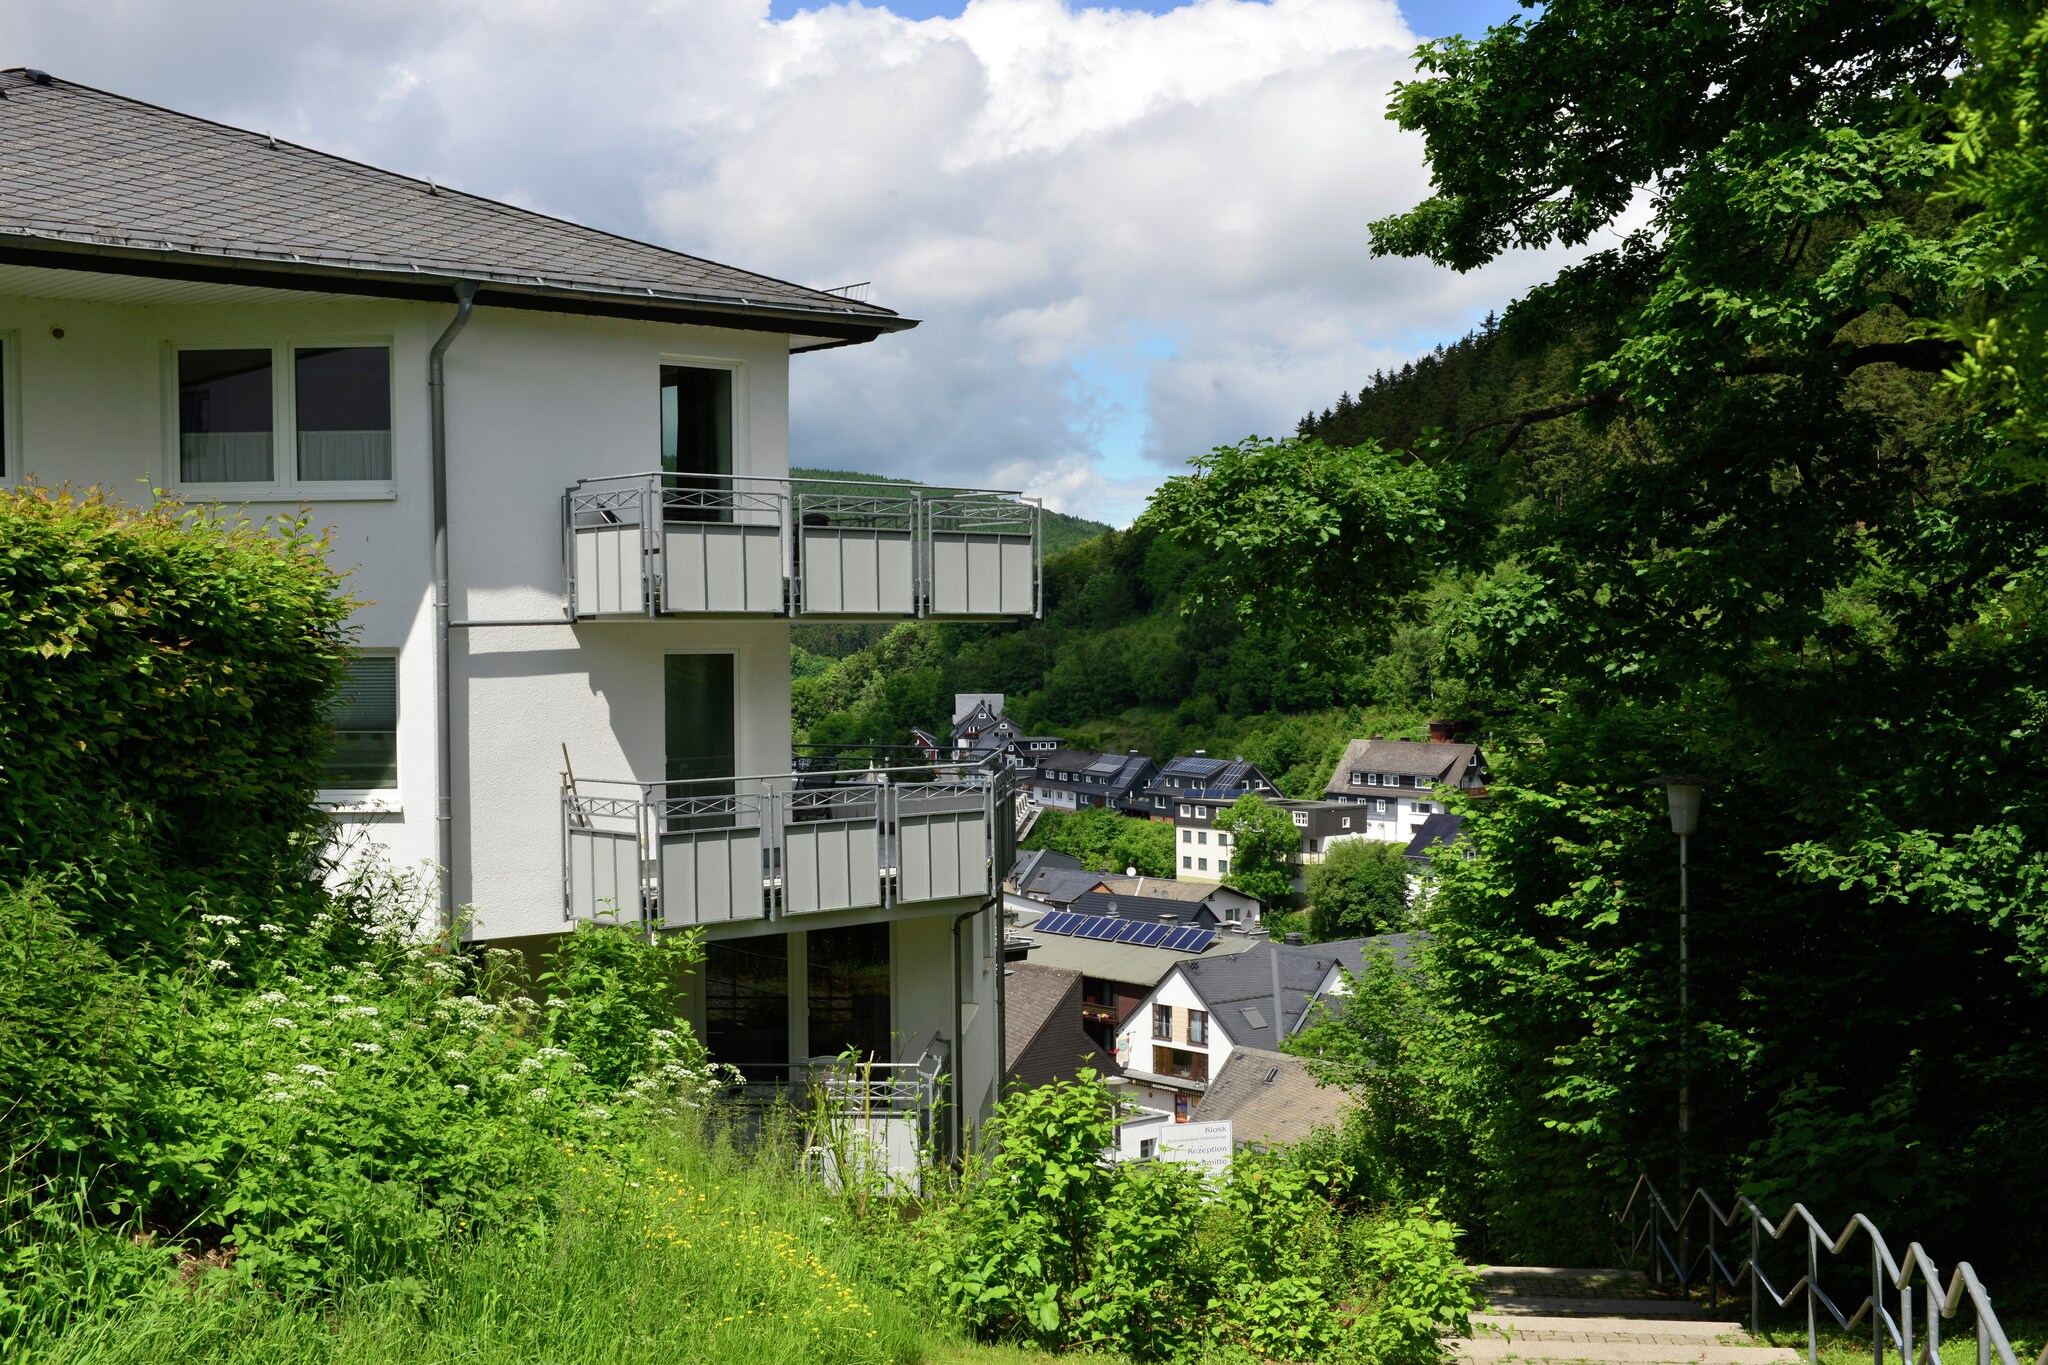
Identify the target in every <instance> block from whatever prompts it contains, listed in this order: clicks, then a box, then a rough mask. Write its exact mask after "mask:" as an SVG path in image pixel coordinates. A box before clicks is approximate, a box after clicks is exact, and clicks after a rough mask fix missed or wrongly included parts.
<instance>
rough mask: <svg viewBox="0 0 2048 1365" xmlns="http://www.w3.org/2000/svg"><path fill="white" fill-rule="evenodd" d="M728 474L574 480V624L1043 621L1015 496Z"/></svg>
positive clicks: (1023, 515)
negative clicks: (850, 487)
mask: <svg viewBox="0 0 2048 1365" xmlns="http://www.w3.org/2000/svg"><path fill="white" fill-rule="evenodd" d="M874 487H875V491H873V492H872V493H870V492H866V491H862V492H860V493H857V494H856V493H850V492H848V491H846V490H847V485H845V484H833V483H821V482H818V481H815V480H808V479H767V478H754V477H751V476H746V475H723V474H716V475H714V474H672V473H649V474H627V475H620V476H617V477H613V478H599V479H584V480H581V481H579V482H578V483H577V484H576V485H575V486H574V487H572V488H570V489H568V490H567V491H566V492H565V493H564V494H563V495H562V539H563V546H562V554H563V574H564V578H565V580H566V584H567V591H568V608H569V614H570V615H571V616H572V617H576V618H579V619H595V618H605V617H612V618H624V617H650V618H659V617H673V616H698V617H702V616H729V617H746V616H762V617H777V616H780V617H791V618H798V619H802V618H810V619H819V620H849V619H852V620H863V619H869V620H872V619H879V620H912V619H916V618H920V617H923V618H936V619H944V620H1004V619H1015V618H1019V617H1029V616H1037V615H1038V614H1039V613H1040V611H1041V579H1042V574H1041V560H1042V558H1043V556H1042V553H1041V540H1040V515H1039V513H1040V509H1039V507H1038V504H1037V503H1035V502H1033V501H1030V500H1028V499H1026V498H1024V497H1022V496H1021V495H1018V494H1014V493H1001V492H992V491H982V490H941V489H930V488H924V487H921V486H917V485H909V484H877V485H875V486H874Z"/></svg>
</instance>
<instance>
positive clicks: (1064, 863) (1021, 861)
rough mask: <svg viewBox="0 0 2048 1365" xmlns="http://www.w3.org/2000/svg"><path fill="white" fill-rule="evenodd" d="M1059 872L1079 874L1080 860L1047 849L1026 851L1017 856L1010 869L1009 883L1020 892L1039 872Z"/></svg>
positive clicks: (1071, 855) (1067, 854)
mask: <svg viewBox="0 0 2048 1365" xmlns="http://www.w3.org/2000/svg"><path fill="white" fill-rule="evenodd" d="M1053 870H1060V871H1065V872H1079V871H1080V870H1081V860H1080V859H1079V858H1076V857H1075V856H1074V855H1073V854H1071V853H1056V852H1054V851H1053V850H1052V849H1049V848H1032V849H1026V850H1024V851H1023V852H1022V853H1019V854H1018V855H1017V862H1016V865H1015V866H1014V867H1012V868H1011V869H1010V878H1009V880H1010V882H1011V883H1012V884H1013V885H1014V886H1016V887H1017V888H1018V889H1019V890H1022V889H1023V888H1024V887H1025V886H1026V885H1027V884H1029V883H1030V881H1031V879H1032V878H1033V877H1035V876H1037V875H1038V874H1039V873H1041V872H1047V871H1053Z"/></svg>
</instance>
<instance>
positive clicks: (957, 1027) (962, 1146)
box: [953, 892, 1007, 1161]
mask: <svg viewBox="0 0 2048 1365" xmlns="http://www.w3.org/2000/svg"><path fill="white" fill-rule="evenodd" d="M1001 899H1002V894H1001V892H998V893H997V894H996V896H995V898H994V899H992V900H986V901H983V902H982V903H981V904H980V905H977V906H975V907H974V908H973V909H972V910H962V911H961V912H960V913H959V914H957V915H955V916H953V1157H954V1159H955V1160H956V1161H957V1160H961V1159H964V1158H965V1157H966V1155H967V1108H966V1099H967V1082H966V1081H965V1079H964V1078H963V1073H964V1072H965V1071H966V1069H967V1030H966V1028H965V1027H963V1026H962V1024H961V1022H960V1010H961V1008H962V1006H964V1005H965V1004H966V1001H967V992H966V991H965V990H964V989H963V988H962V987H961V984H960V926H961V925H963V924H965V923H966V922H967V921H968V920H971V919H973V918H974V917H975V916H976V915H979V914H981V913H982V912H983V911H985V910H987V909H988V908H989V907H990V906H991V905H994V904H996V903H997V901H1000V900H1001ZM1002 991H1003V984H1002V981H1001V979H1000V978H998V980H997V981H996V1002H997V1004H996V1027H997V1029H998V1030H1000V1029H1001V1028H1002V1022H1003V1017H1002V998H1003V995H1002ZM1005 1046H1006V1044H1005V1043H1004V1042H1002V1041H1001V1040H1000V1039H999V1040H998V1041H997V1044H996V1047H997V1057H996V1086H997V1089H998V1090H1000V1089H1001V1087H1002V1072H1003V1065H1004V1062H1005V1061H1006V1060H1007V1059H1006V1058H1005V1057H1004V1056H1003V1055H1002V1049H1003V1048H1004V1047H1005Z"/></svg>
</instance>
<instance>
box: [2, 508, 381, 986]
mask: <svg viewBox="0 0 2048 1365" xmlns="http://www.w3.org/2000/svg"><path fill="white" fill-rule="evenodd" d="M325 551H326V541H325V539H324V537H322V536H320V535H317V534H315V533H313V532H312V531H311V530H310V529H309V528H308V524H307V523H306V522H305V521H304V520H289V519H277V520H274V521H272V522H270V523H268V524H266V525H262V526H259V525H256V524H253V523H251V522H248V521H246V520H243V519H240V518H237V517H234V516H231V515H229V514H225V513H220V512H213V511H201V510H195V509H186V508H182V507H179V506H177V505H176V504H162V505H159V506H156V507H153V508H149V509H131V508H125V507H121V506H117V505H115V504H113V503H109V502H107V501H105V500H104V499H103V498H102V497H101V496H100V495H99V494H98V493H97V492H90V493H86V494H82V495H78V494H73V493H71V492H69V491H63V492H52V491H50V490H48V489H43V488H37V487H33V486H26V487H18V488H12V489H4V490H0V660H4V666H0V754H5V755H6V762H5V765H4V767H0V885H19V884H21V883H23V882H24V881H26V880H27V879H29V878H30V877H32V876H37V875H41V876H43V877H45V878H47V879H49V880H50V881H51V882H52V883H53V884H56V885H61V886H62V888H63V892H62V898H63V899H64V900H65V902H66V903H67V904H68V905H69V906H70V907H71V908H72V912H73V913H74V914H75V915H76V916H78V917H79V919H80V922H81V924H82V925H83V926H85V927H86V928H87V929H88V930H89V931H90V932H91V933H92V935H93V936H94V937H96V938H97V939H99V941H100V945H101V947H102V948H104V949H105V950H106V951H107V952H108V953H110V954H112V955H113V956H115V957H128V956H132V955H135V954H138V953H142V954H155V955H158V956H169V957H176V956H177V955H178V953H179V949H180V946H181V943H182V940H183V937H184V934H185V932H186V931H187V930H189V929H190V927H191V926H192V924H193V917H194V914H195V913H196V912H197V911H199V910H202V909H206V908H213V909H218V910H222V911H227V912H233V913H241V912H242V910H241V907H243V904H244V902H247V903H248V904H249V905H250V906H253V905H255V904H258V903H260V904H261V905H262V906H263V910H262V913H261V916H260V917H261V918H263V919H265V920H269V921H271V922H276V923H283V924H286V925H289V926H290V927H292V928H293V929H295V930H296V929H299V928H302V927H303V926H304V924H305V923H306V922H307V921H308V920H310V919H311V917H312V916H313V915H315V914H317V913H318V912H319V910H320V908H321V901H320V898H319V897H318V896H317V894H314V892H313V888H312V887H311V885H310V881H309V878H308V876H307V871H308V864H309V860H310V859H311V857H312V856H313V855H314V854H315V853H316V852H317V850H318V848H319V845H320V844H321V842H322V841H323V839H324V837H325V826H324V823H323V820H322V817H321V816H320V815H319V814H318V812H316V811H315V810H313V808H312V804H311V803H312V800H313V796H314V793H315V791H316V790H317V788H318V786H319V776H320V771H321V765H322V764H323V762H324V761H325V759H326V757H327V754H328V751H329V748H330V746H331V745H332V742H333V732H332V729H331V727H330V726H329V724H328V721H327V706H328V702H329V698H330V697H331V696H332V695H333V693H334V690H335V688H336V687H337V686H338V685H339V682H340V679H341V676H342V671H343V667H344V663H345V660H346V658H347V655H348V641H347V639H346V636H345V631H344V622H345V621H346V619H347V616H348V613H349V610H350V608H351V606H352V604H351V603H350V602H349V601H348V599H347V598H346V597H345V596H344V595H343V594H342V593H341V591H340V582H339V578H338V576H337V575H336V574H335V572H334V571H333V570H331V569H330V568H329V567H328V566H327V562H326V559H325Z"/></svg>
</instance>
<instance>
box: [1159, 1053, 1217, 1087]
mask: <svg viewBox="0 0 2048 1365" xmlns="http://www.w3.org/2000/svg"><path fill="white" fill-rule="evenodd" d="M1152 1074H1153V1075H1155V1076H1175V1077H1178V1078H1179V1079H1181V1080H1184V1081H1207V1080H1208V1079H1209V1058H1208V1056H1207V1055H1206V1054H1204V1053H1200V1052H1186V1051H1183V1050H1182V1049H1180V1048H1177V1047H1155V1048H1153V1049H1152Z"/></svg>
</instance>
